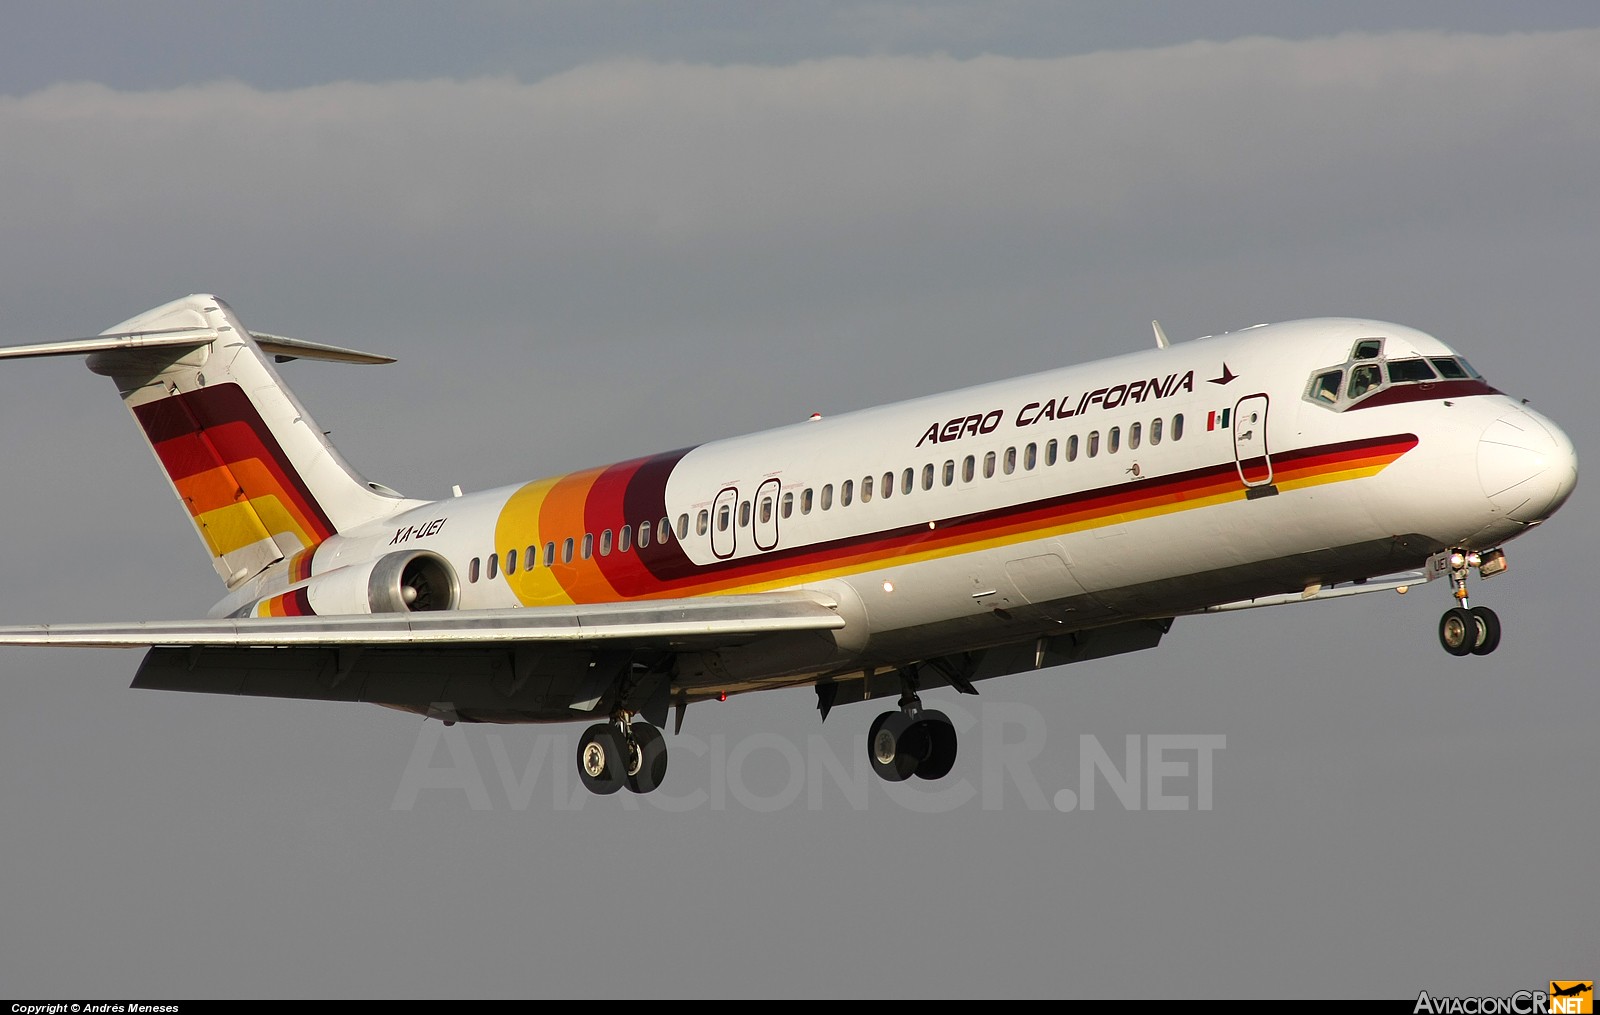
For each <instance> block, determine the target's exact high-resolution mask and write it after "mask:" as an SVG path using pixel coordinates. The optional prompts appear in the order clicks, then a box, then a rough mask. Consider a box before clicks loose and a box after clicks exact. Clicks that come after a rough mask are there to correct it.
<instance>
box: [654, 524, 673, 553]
mask: <svg viewBox="0 0 1600 1015" xmlns="http://www.w3.org/2000/svg"><path fill="white" fill-rule="evenodd" d="M656 542H658V543H660V544H662V545H663V546H665V545H666V544H667V543H670V542H672V519H670V518H663V519H661V521H659V522H657V523H656Z"/></svg>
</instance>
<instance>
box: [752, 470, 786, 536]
mask: <svg viewBox="0 0 1600 1015" xmlns="http://www.w3.org/2000/svg"><path fill="white" fill-rule="evenodd" d="M782 487H783V484H782V483H779V482H778V481H777V480H776V479H765V480H762V482H761V485H760V486H758V487H756V495H755V496H754V497H752V498H751V500H750V509H751V511H752V512H754V514H755V517H754V518H752V519H751V520H750V538H751V539H752V540H753V541H754V542H755V544H756V549H758V550H770V549H772V548H773V547H775V546H777V545H778V498H779V496H780V494H781V492H782ZM767 495H770V496H771V497H772V517H771V520H770V521H765V522H764V521H762V520H761V498H762V497H763V496H767ZM763 537H767V538H763Z"/></svg>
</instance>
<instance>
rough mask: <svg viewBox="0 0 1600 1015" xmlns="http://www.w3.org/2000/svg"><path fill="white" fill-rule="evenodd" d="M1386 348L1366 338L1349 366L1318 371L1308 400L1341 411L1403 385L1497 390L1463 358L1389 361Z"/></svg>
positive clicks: (1353, 351) (1357, 346)
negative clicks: (1461, 383) (1490, 386)
mask: <svg viewBox="0 0 1600 1015" xmlns="http://www.w3.org/2000/svg"><path fill="white" fill-rule="evenodd" d="M1383 346H1384V340H1383V339H1381V338H1363V339H1361V340H1359V341H1358V342H1356V343H1355V344H1354V345H1353V346H1352V347H1351V349H1350V358H1349V359H1348V360H1347V361H1345V363H1343V364H1342V365H1340V366H1332V367H1324V368H1322V369H1320V370H1316V371H1314V372H1313V373H1312V375H1311V381H1310V383H1309V384H1308V385H1307V386H1306V393H1305V398H1306V400H1307V401H1309V402H1314V403H1316V404H1317V405H1320V406H1323V407H1324V408H1328V409H1333V410H1335V411H1340V410H1343V409H1347V408H1350V407H1351V406H1353V405H1355V404H1356V403H1358V402H1365V401H1367V400H1369V399H1370V398H1371V397H1372V396H1373V395H1375V394H1376V393H1378V392H1380V391H1391V390H1393V389H1394V388H1396V387H1399V386H1402V385H1423V388H1421V389H1419V390H1420V391H1431V390H1434V389H1435V388H1436V387H1437V386H1439V385H1440V384H1445V385H1448V387H1450V388H1451V389H1457V388H1460V387H1461V385H1460V384H1459V383H1450V382H1462V381H1466V382H1473V381H1475V382H1478V384H1477V386H1476V389H1477V390H1475V391H1473V392H1467V391H1460V392H1459V393H1461V394H1472V393H1483V392H1488V391H1491V390H1493V389H1491V388H1489V387H1488V385H1486V384H1483V383H1482V381H1483V376H1482V375H1481V374H1479V373H1478V371H1476V370H1474V369H1473V368H1472V364H1470V363H1468V362H1467V361H1466V360H1464V359H1462V358H1461V357H1460V356H1426V357H1424V356H1403V357H1397V358H1395V359H1388V358H1386V357H1385V356H1384V354H1383V352H1384V349H1383ZM1469 386H1471V385H1469ZM1447 393H1449V392H1445V391H1440V392H1439V395H1440V397H1443V396H1444V395H1445V394H1447ZM1414 397H1417V396H1416V395H1412V396H1410V397H1405V398H1401V399H1399V400H1403V401H1410V400H1412V398H1414ZM1388 400H1389V399H1385V400H1384V401H1388Z"/></svg>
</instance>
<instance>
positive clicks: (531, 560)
mask: <svg viewBox="0 0 1600 1015" xmlns="http://www.w3.org/2000/svg"><path fill="white" fill-rule="evenodd" d="M538 566H539V548H538V547H537V546H530V547H528V552H527V553H525V554H523V555H522V569H523V570H524V571H532V570H533V569H534V568H535V567H538Z"/></svg>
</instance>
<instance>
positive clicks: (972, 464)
mask: <svg viewBox="0 0 1600 1015" xmlns="http://www.w3.org/2000/svg"><path fill="white" fill-rule="evenodd" d="M977 466H978V463H977V460H976V459H974V458H973V457H972V456H971V455H968V456H967V457H966V458H964V459H962V460H961V482H963V483H970V482H972V476H973V473H974V471H975V470H976V469H977Z"/></svg>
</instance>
